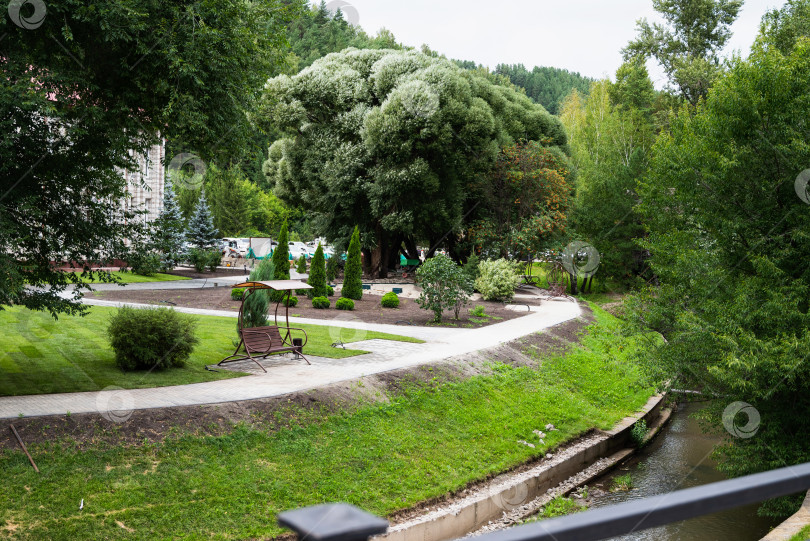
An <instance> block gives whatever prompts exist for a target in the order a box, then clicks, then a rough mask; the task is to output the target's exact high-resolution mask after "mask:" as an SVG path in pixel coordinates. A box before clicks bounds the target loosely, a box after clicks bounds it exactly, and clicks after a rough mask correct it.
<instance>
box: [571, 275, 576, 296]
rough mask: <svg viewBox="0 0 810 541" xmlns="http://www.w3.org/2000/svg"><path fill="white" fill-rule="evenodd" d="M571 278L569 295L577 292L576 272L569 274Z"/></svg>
mask: <svg viewBox="0 0 810 541" xmlns="http://www.w3.org/2000/svg"><path fill="white" fill-rule="evenodd" d="M569 276H570V278H571V295H576V294H577V285H578V284H577V275H576V274H569Z"/></svg>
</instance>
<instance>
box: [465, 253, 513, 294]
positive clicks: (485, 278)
mask: <svg viewBox="0 0 810 541" xmlns="http://www.w3.org/2000/svg"><path fill="white" fill-rule="evenodd" d="M518 265H519V264H516V263H514V262H512V261H507V260H506V259H495V260H489V261H482V262H481V263H480V264H479V265H478V279H477V280H476V281H475V289H477V290H478V291H480V292H481V296H482V297H483V298H484V300H487V301H491V300H498V301H511V300H512V297H514V296H515V288H516V287H517V286H518V284H519V283H520V275H519V274H518Z"/></svg>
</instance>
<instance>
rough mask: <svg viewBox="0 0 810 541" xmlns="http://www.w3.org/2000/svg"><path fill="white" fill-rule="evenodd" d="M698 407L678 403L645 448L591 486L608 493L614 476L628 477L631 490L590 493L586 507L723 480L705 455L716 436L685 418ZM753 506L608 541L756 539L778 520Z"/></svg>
mask: <svg viewBox="0 0 810 541" xmlns="http://www.w3.org/2000/svg"><path fill="white" fill-rule="evenodd" d="M700 407H701V404H681V405H680V406H679V408H678V411H677V412H675V413H673V415H672V419H671V420H670V422H669V424H668V425H667V426H666V427H665V428H664V429H663V430H662V432H661V433H660V434H659V435H658V437H656V438H655V439H654V440H653V441H652V442H650V443H649V444H648V445H647V447H645V448H644V449H642V450H641V451H640V452H639V453H638V454H637V455H636V456H635V457H634V458H633V459H631V460H630V461H629V462H627V463H625V464H623V465H622V466H621V467H620V468H617V469H616V470H614V471H612V472H611V473H609V474H608V475H606V476H605V477H602V478H600V479H598V480H597V481H596V483H595V485H594V486H595V487H597V488H602V489H604V490H607V489H608V488H609V487H610V486H611V485H612V483H613V479H614V478H615V477H618V476H622V475H627V474H628V473H629V474H630V476H631V479H632V487H633V488H632V489H631V490H628V491H617V492H605V493H604V494H600V495H597V494H594V495H593V498H592V501H591V505H590V507H592V508H595V507H604V506H607V505H613V504H617V503H621V502H626V501H630V500H637V499H641V498H646V497H648V496H654V495H656V494H661V493H664V492H672V491H675V490H680V489H683V488H689V487H693V486H698V485H704V484H707V483H713V482H715V481H722V480H723V479H725V478H726V477H725V476H724V475H723V474H722V473H720V472H719V471H717V470H716V469H715V465H716V463H715V461H714V460H712V459H711V457H710V454H711V451H712V449H714V447H715V446H716V445H717V444H718V443H719V442H720V438H719V437H717V436H714V435H707V434H704V433H703V432H702V431H701V429H700V426H699V423H698V421H696V420H695V419H693V418H691V417H690V413H693V412H695V411H697V410H698V409H699V408H700ZM599 485H601V487H599ZM758 506H759V504H755V505H750V506H746V507H739V508H737V509H732V510H729V511H724V512H721V513H714V514H711V515H705V516H702V517H698V518H694V519H690V520H686V521H681V522H676V523H674V524H668V525H666V526H661V527H658V528H652V529H649V530H643V531H640V532H637V533H633V534H628V535H625V536H621V537H615V538H612V539H621V540H627V541H629V540H633V541H640V540H644V541H646V540H656V541H675V540H679V541H681V540H682V541H724V540H729V541H756V540H759V539H760V538H762V537H763V536H764V535H765V534H767V533H768V531H769V530H770V529H771V528H772V527H774V526H776V525H777V524H778V523H779V520H774V519H769V518H763V517H759V516H757V514H756V510H757V507H758Z"/></svg>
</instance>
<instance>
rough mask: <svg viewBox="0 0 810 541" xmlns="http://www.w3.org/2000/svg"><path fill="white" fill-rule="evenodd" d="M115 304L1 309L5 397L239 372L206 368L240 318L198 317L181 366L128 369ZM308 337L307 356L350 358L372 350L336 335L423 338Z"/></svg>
mask: <svg viewBox="0 0 810 541" xmlns="http://www.w3.org/2000/svg"><path fill="white" fill-rule="evenodd" d="M115 310H116V309H115V308H107V307H101V306H95V307H92V308H90V310H89V313H88V315H87V316H85V317H78V316H60V317H59V319H58V320H54V319H53V318H52V317H51V316H50V315H49V314H47V313H43V312H34V311H31V310H28V309H26V308H21V307H11V308H8V309H6V310H2V311H0V328H2V329H5V331H6V332H4V333H2V334H0V374H1V375H2V377H0V396H4V395H5V396H16V395H25V394H48V393H67V392H74V391H97V390H100V389H103V388H105V387H107V386H110V385H114V386H118V387H121V388H124V389H139V388H145V387H163V386H166V385H182V384H185V383H198V382H201V381H211V380H216V379H226V378H232V377H237V376H239V375H240V374H238V373H234V372H208V371H206V370H203V367H204V366H205V365H206V364H213V363H217V362H219V361H220V360H222V359H223V358H225V357H226V356H228V355H230V354H231V353H233V349H234V347H235V345H234V344H233V342H232V341H233V340H235V339H236V319H234V318H229V317H214V316H196V317H197V318H198V321H199V325H198V327H197V336H198V337H199V338H200V343H199V344H198V345H197V347H196V349H195V350H194V353H192V354H191V358H190V359H189V361H188V362H187V363H186V366H185V367H183V368H176V369H172V370H168V371H164V372H158V371H154V372H150V373H146V372H128V373H124V372H122V371H121V370H119V369H118V367H117V366H116V364H115V355H114V353H113V351H112V349H111V348H110V345H109V341H108V339H107V326H108V323H109V319H110V317H111V315H112V313H113V312H114V311H115ZM300 327H301V328H303V329H304V330H306V332H307V334H308V335H309V341H308V342H307V345H306V347H305V348H304V353H305V354H311V355H317V356H322V357H330V358H335V359H338V358H344V357H351V356H353V355H359V354H362V353H366V352H365V351H361V350H354V349H342V348H333V347H331V344H332V343H333V342H335V341H336V340H337V339H338V338H340V339H342V340H343V341H344V342H347V343H348V342H357V341H360V340H368V339H372V338H382V339H388V340H399V341H406V342H419V340H416V339H413V338H408V337H404V336H395V335H389V334H385V333H377V332H364V331H354V330H352V329H343V330H341V329H339V328H334V327H332V328H330V327H324V326H321V325H300Z"/></svg>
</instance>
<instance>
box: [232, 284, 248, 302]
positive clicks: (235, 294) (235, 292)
mask: <svg viewBox="0 0 810 541" xmlns="http://www.w3.org/2000/svg"><path fill="white" fill-rule="evenodd" d="M244 297H245V288H244V287H237V288H235V289H232V290H231V300H234V301H241V300H242V299H243V298H244Z"/></svg>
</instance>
